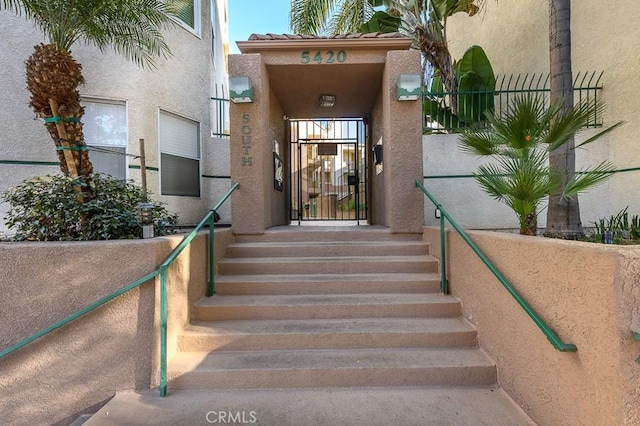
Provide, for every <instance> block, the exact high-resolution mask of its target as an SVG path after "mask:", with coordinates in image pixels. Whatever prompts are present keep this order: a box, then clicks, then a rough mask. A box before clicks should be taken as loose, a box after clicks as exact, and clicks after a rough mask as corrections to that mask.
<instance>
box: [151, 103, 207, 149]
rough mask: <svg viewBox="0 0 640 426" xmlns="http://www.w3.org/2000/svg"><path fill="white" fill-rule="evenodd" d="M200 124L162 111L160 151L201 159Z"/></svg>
mask: <svg viewBox="0 0 640 426" xmlns="http://www.w3.org/2000/svg"><path fill="white" fill-rule="evenodd" d="M198 127H199V126H198V122H196V121H193V120H189V119H187V118H184V117H179V116H177V115H175V114H171V113H168V112H165V111H160V151H161V152H164V153H166V154H172V155H178V156H180V157H187V158H192V159H199V158H200V135H199V133H200V132H199V129H198Z"/></svg>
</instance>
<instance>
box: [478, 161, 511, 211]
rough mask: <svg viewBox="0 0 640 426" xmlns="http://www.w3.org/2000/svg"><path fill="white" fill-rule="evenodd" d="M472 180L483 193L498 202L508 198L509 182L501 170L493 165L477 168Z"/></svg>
mask: <svg viewBox="0 0 640 426" xmlns="http://www.w3.org/2000/svg"><path fill="white" fill-rule="evenodd" d="M473 178H474V179H475V180H476V182H478V183H479V184H480V186H481V187H482V189H483V191H485V192H486V193H487V194H489V195H490V196H492V197H493V198H494V199H496V200H498V201H503V202H504V200H505V199H506V198H507V197H508V195H509V194H508V192H509V191H508V188H509V182H508V180H507V176H506V175H505V174H504V172H503V170H502V169H500V168H499V167H498V166H497V165H495V164H485V165H482V166H480V167H478V171H477V172H475V173H474V174H473Z"/></svg>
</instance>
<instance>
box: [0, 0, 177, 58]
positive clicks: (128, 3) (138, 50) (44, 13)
mask: <svg viewBox="0 0 640 426" xmlns="http://www.w3.org/2000/svg"><path fill="white" fill-rule="evenodd" d="M171 3H172V2H171V1H166V2H165V1H163V0H64V1H61V0H60V1H51V0H23V1H15V0H3V3H2V4H3V6H5V7H8V8H14V9H15V8H16V7H18V5H19V6H21V7H22V8H23V10H24V12H25V14H26V16H27V18H29V19H31V20H33V22H34V23H35V25H36V26H37V27H39V28H40V29H41V30H42V31H43V33H44V34H45V36H46V37H47V38H48V39H49V42H50V43H52V44H54V45H55V46H56V47H58V48H59V49H61V50H65V51H70V50H71V47H72V46H73V44H74V43H76V42H77V41H79V40H82V41H84V42H85V43H87V44H91V45H95V46H97V47H98V48H99V49H100V50H102V51H104V50H106V49H108V48H113V49H114V50H115V51H116V52H117V53H119V54H122V55H124V56H125V57H126V58H127V59H129V60H132V61H133V62H134V63H136V64H137V65H140V66H152V67H153V66H154V60H155V58H157V57H168V56H169V55H170V50H169V46H168V45H167V44H166V42H165V41H164V38H163V35H162V33H161V30H162V29H164V28H168V27H169V26H170V25H172V22H173V21H172V20H171V18H170V16H169V14H170V12H171V10H172V8H171Z"/></svg>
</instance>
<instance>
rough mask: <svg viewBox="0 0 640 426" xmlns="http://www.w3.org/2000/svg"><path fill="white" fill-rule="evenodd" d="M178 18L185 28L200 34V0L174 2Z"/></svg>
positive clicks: (178, 0)
mask: <svg viewBox="0 0 640 426" xmlns="http://www.w3.org/2000/svg"><path fill="white" fill-rule="evenodd" d="M172 5H173V7H175V9H176V14H175V16H176V18H177V19H178V21H180V23H182V24H183V26H184V27H185V28H187V29H189V30H191V31H192V32H194V33H196V34H200V0H174V1H173V3H172Z"/></svg>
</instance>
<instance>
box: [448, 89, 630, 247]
mask: <svg viewBox="0 0 640 426" xmlns="http://www.w3.org/2000/svg"><path fill="white" fill-rule="evenodd" d="M602 108H603V107H602V104H600V103H594V102H583V103H581V104H579V105H578V106H576V107H573V108H569V109H565V108H563V105H562V103H561V102H554V103H552V104H551V106H550V107H548V108H547V107H545V103H544V101H543V100H542V99H540V98H538V97H531V96H520V97H517V98H516V99H515V100H514V101H513V103H512V104H511V105H509V108H508V110H507V111H506V113H504V115H503V116H502V117H498V116H496V115H493V114H486V115H487V121H488V123H489V127H487V128H486V129H478V130H472V131H469V132H466V133H463V134H462V136H461V138H460V144H461V148H462V149H463V150H465V151H467V152H470V153H472V154H476V155H480V156H490V157H492V158H494V159H495V160H496V162H495V163H489V164H487V165H484V166H480V167H479V168H478V172H476V173H475V174H474V177H475V179H476V181H477V182H478V183H479V184H480V186H481V187H482V189H483V190H484V191H485V192H487V193H488V194H489V195H491V196H492V197H493V198H495V199H496V200H498V201H500V202H503V203H504V204H506V205H507V206H509V207H510V208H511V209H512V210H513V211H514V212H515V213H516V215H517V216H518V221H519V223H520V233H521V234H523V235H536V233H537V215H538V211H539V207H540V205H541V203H542V202H543V201H544V198H545V197H546V196H551V195H553V196H556V197H560V198H565V199H571V198H575V197H576V196H577V194H578V193H580V192H583V191H585V190H587V189H589V188H591V187H593V186H594V185H596V184H598V183H600V182H602V181H603V180H605V179H606V178H608V177H609V176H610V175H611V174H612V173H613V172H612V171H611V170H612V167H611V165H610V163H608V162H607V161H603V162H602V163H600V164H598V165H597V166H595V167H593V168H591V169H588V170H585V171H582V172H580V173H578V174H572V175H571V176H567V175H565V174H564V173H563V172H561V171H558V170H555V169H553V168H551V167H549V166H548V163H547V157H548V156H549V155H551V153H553V152H555V151H558V150H562V149H565V147H566V145H567V143H569V142H570V141H573V138H574V135H575V133H576V132H578V131H580V130H581V129H583V128H584V126H585V125H586V124H587V123H588V122H589V119H590V117H592V116H593V114H594V113H601V111H602ZM621 124H622V123H617V124H615V125H614V126H611V127H609V128H607V129H605V130H603V131H601V132H599V133H598V134H596V135H595V136H592V137H591V138H589V139H587V140H586V141H585V142H583V143H582V144H581V145H580V146H582V145H586V144H588V143H591V142H593V141H594V140H596V139H598V138H599V137H600V136H602V135H604V134H605V133H608V132H610V131H611V130H613V129H615V128H616V127H618V126H619V125H621Z"/></svg>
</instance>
